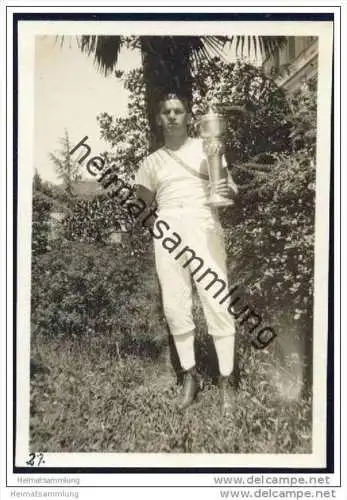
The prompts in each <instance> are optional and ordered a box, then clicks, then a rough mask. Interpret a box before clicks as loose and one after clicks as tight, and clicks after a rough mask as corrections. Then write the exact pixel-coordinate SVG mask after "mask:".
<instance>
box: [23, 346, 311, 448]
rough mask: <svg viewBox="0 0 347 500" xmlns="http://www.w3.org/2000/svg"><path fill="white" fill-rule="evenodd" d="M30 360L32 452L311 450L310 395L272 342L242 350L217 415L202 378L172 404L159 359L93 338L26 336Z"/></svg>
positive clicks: (212, 390)
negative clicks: (231, 405) (194, 391)
mask: <svg viewBox="0 0 347 500" xmlns="http://www.w3.org/2000/svg"><path fill="white" fill-rule="evenodd" d="M31 360H32V369H31V420H30V440H31V445H30V448H31V451H33V452H93V451H94V452H168V453H171V452H172V453H182V452H186V453H204V452H206V453H310V452H311V397H310V395H306V396H302V395H298V394H297V391H296V392H295V389H294V392H293V386H292V385H291V384H290V383H289V382H290V381H289V382H288V383H287V382H286V378H285V376H283V374H282V376H279V375H278V373H279V372H278V370H277V371H276V364H274V362H273V359H272V353H271V349H269V351H266V352H265V351H257V350H256V349H254V348H251V347H249V349H246V350H244V351H242V352H241V355H240V366H241V380H240V387H239V391H238V395H237V399H236V401H235V411H234V414H233V416H232V417H230V418H222V417H220V414H219V407H218V391H217V388H216V386H215V385H213V383H212V382H211V379H210V378H208V377H206V376H205V380H204V382H205V384H204V390H203V391H202V392H201V393H200V397H199V398H198V401H197V402H196V403H194V404H193V405H192V406H191V407H190V408H188V409H187V410H186V411H185V412H184V413H178V412H177V411H176V410H175V406H174V399H175V396H176V395H177V393H178V390H179V386H177V385H176V381H175V379H174V378H173V377H172V379H171V384H170V383H169V384H168V380H167V378H165V377H163V375H165V366H164V365H163V364H162V362H160V361H158V359H157V360H154V359H152V358H151V357H149V356H147V358H145V357H143V356H142V357H141V358H136V357H126V356H125V355H124V356H121V357H119V353H118V354H117V353H114V352H113V351H111V350H110V349H109V347H108V346H107V345H102V344H101V343H100V341H98V340H94V341H92V342H88V341H86V340H85V341H81V342H77V341H76V340H75V341H68V340H63V339H61V340H58V339H55V340H52V339H50V340H49V339H47V338H40V340H39V339H38V338H34V339H33V341H32V347H31ZM276 373H277V381H276ZM293 394H294V396H293Z"/></svg>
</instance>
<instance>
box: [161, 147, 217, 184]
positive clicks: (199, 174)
mask: <svg viewBox="0 0 347 500" xmlns="http://www.w3.org/2000/svg"><path fill="white" fill-rule="evenodd" d="M163 150H164V151H165V153H166V154H168V155H169V156H170V157H171V158H172V159H174V160H175V161H176V162H177V163H179V164H180V165H181V167H183V168H184V169H185V170H187V172H189V173H190V174H192V175H194V176H195V177H198V178H199V179H203V180H204V181H208V180H209V176H208V175H207V174H203V173H202V172H198V171H197V170H195V169H194V168H193V167H191V166H190V165H188V163H186V162H185V161H183V160H182V159H181V158H180V157H179V156H178V155H176V153H174V152H173V151H171V150H170V149H167V148H166V147H165V146H164V147H163Z"/></svg>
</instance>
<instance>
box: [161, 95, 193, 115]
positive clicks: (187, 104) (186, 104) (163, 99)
mask: <svg viewBox="0 0 347 500" xmlns="http://www.w3.org/2000/svg"><path fill="white" fill-rule="evenodd" d="M172 99H177V100H178V101H181V103H182V104H183V106H184V107H185V110H186V111H187V113H190V102H189V100H188V98H187V97H185V96H184V95H182V94H178V93H177V92H166V93H165V94H162V95H161V96H160V98H159V99H158V101H157V113H159V111H160V108H161V105H162V104H163V103H164V102H166V101H171V100H172Z"/></svg>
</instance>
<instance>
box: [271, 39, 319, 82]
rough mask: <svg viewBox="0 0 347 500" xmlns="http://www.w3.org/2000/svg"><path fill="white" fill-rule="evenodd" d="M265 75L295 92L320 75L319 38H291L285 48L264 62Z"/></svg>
mask: <svg viewBox="0 0 347 500" xmlns="http://www.w3.org/2000/svg"><path fill="white" fill-rule="evenodd" d="M262 66H263V69H264V71H265V73H266V74H267V75H269V76H272V77H273V78H274V79H275V81H276V83H277V84H278V85H279V86H280V87H283V88H285V89H286V90H287V91H288V92H294V91H295V90H297V89H298V88H300V87H301V86H302V85H303V84H304V83H305V82H306V81H308V80H310V79H311V78H313V77H315V76H316V75H317V73H318V38H317V37H312V36H295V37H294V36H289V37H287V43H286V45H285V46H284V47H282V48H281V49H280V50H278V51H277V52H276V53H275V54H274V55H273V56H271V57H268V58H266V59H265V60H264V61H263V65H262Z"/></svg>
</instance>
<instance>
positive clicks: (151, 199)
mask: <svg viewBox="0 0 347 500" xmlns="http://www.w3.org/2000/svg"><path fill="white" fill-rule="evenodd" d="M135 195H136V198H137V199H138V200H140V201H141V204H142V203H145V205H146V207H145V208H144V210H143V212H142V214H141V217H139V218H138V219H137V221H136V224H135V225H136V226H137V225H138V224H139V223H140V222H141V223H142V225H143V226H144V227H152V226H153V224H154V222H155V219H156V215H155V212H156V209H157V205H156V201H155V193H154V192H153V191H151V190H150V189H148V188H146V187H145V186H142V185H141V184H137V185H136V191H135Z"/></svg>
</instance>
